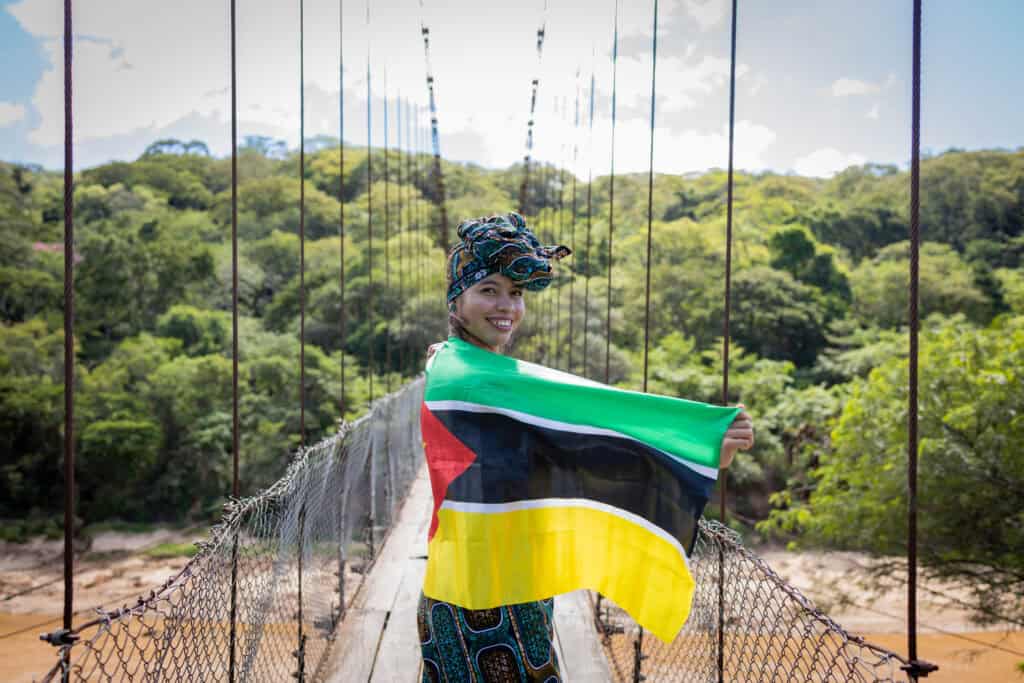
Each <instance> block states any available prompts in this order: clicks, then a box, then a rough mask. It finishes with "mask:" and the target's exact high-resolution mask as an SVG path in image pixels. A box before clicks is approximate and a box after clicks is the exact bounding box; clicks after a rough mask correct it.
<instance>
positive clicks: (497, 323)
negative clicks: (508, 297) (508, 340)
mask: <svg viewBox="0 0 1024 683" xmlns="http://www.w3.org/2000/svg"><path fill="white" fill-rule="evenodd" d="M487 322H489V323H490V324H491V325H493V326H494V327H496V328H498V329H499V330H501V331H502V332H511V331H512V320H511V319H510V318H488V319H487Z"/></svg>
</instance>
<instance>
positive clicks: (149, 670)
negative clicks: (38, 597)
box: [42, 379, 423, 681]
mask: <svg viewBox="0 0 1024 683" xmlns="http://www.w3.org/2000/svg"><path fill="white" fill-rule="evenodd" d="M422 400H423V380H422V379H418V380H415V381H413V382H411V383H410V384H408V385H406V386H405V387H403V388H402V389H400V390H399V391H397V392H395V393H394V394H389V395H387V396H385V397H383V398H381V399H379V400H378V401H376V402H375V403H374V404H373V406H372V409H371V410H370V412H369V413H367V414H366V415H364V416H363V417H362V418H360V419H359V420H357V421H355V422H353V423H350V424H346V425H344V426H343V427H342V429H341V430H340V431H339V433H338V434H337V435H335V436H333V437H330V438H327V439H325V440H323V441H321V442H320V443H318V444H316V445H314V446H311V447H309V448H306V449H304V450H302V451H300V452H299V453H298V454H297V455H296V457H295V459H294V461H293V462H292V464H291V465H290V466H289V468H288V470H287V472H286V473H285V475H284V476H283V477H281V478H280V479H279V480H278V481H277V482H275V483H274V484H273V485H272V486H270V488H268V489H266V490H265V491H263V492H262V493H259V494H257V495H254V496H252V497H248V498H241V499H233V500H231V501H229V503H227V504H226V505H225V512H224V516H223V518H222V520H221V521H220V523H219V524H217V525H216V526H214V527H213V528H212V529H211V530H210V536H209V539H208V540H206V541H205V542H203V543H202V544H200V548H199V552H198V553H197V554H196V555H195V556H194V557H193V558H192V559H191V560H190V561H189V562H188V564H187V565H186V566H185V567H184V568H182V569H181V570H180V571H179V572H178V573H177V574H175V575H174V576H172V577H171V578H169V579H168V580H167V581H166V582H164V583H163V584H162V585H161V586H159V588H157V589H155V590H153V591H152V592H150V593H149V594H148V595H145V596H142V597H140V598H139V599H138V600H137V601H136V603H134V604H128V605H124V606H121V607H111V608H107V609H102V608H101V609H97V611H96V612H97V614H96V617H95V618H93V619H92V620H90V621H88V622H87V623H84V624H81V625H79V626H76V627H75V628H73V629H72V630H71V631H70V632H63V631H62V632H58V633H57V634H51V637H52V638H53V639H54V640H56V641H58V642H63V643H65V644H64V645H62V646H61V648H60V659H59V661H58V663H57V664H56V665H55V666H54V667H53V669H51V670H50V671H49V672H48V673H47V674H46V675H45V676H44V677H43V679H42V680H43V681H59V680H72V681H141V680H147V681H148V680H167V681H286V680H293V679H297V680H299V681H303V680H317V679H318V678H319V677H320V676H322V675H323V674H324V672H325V668H326V664H327V660H328V657H327V654H328V652H329V650H330V647H331V643H332V642H333V640H334V639H335V635H336V633H337V627H338V625H339V624H340V623H341V620H342V618H343V617H344V614H345V609H346V606H348V605H350V604H351V601H352V599H353V598H354V597H355V595H356V594H357V593H358V591H359V589H360V588H361V586H362V582H363V577H365V575H366V573H367V572H368V571H369V569H370V567H371V566H372V564H373V561H374V559H375V557H376V555H377V552H378V550H379V548H380V545H381V542H382V540H383V539H384V538H385V537H386V535H387V533H388V530H389V529H390V528H391V525H392V522H393V520H394V519H395V516H396V515H397V513H398V510H399V506H400V505H401V502H402V501H403V499H404V498H405V496H406V493H407V492H408V489H409V486H410V485H411V483H412V481H413V479H414V478H415V476H416V473H417V472H418V470H419V468H420V467H421V465H422V462H423V449H422V440H421V438H420V432H419V406H420V403H421V402H422ZM232 603H235V604H236V609H235V610H232V609H231V605H232ZM232 611H234V614H235V618H234V619H232V618H231V615H232ZM232 644H234V646H233V647H232Z"/></svg>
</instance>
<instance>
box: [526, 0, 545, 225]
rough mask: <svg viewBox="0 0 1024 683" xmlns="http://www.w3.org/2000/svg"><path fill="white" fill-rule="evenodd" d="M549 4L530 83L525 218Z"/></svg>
mask: <svg viewBox="0 0 1024 683" xmlns="http://www.w3.org/2000/svg"><path fill="white" fill-rule="evenodd" d="M547 11H548V3H547V1H546V0H545V2H544V16H543V18H542V20H541V24H540V28H538V29H537V64H536V69H537V76H536V77H535V78H534V79H533V81H532V82H531V83H530V117H529V119H528V120H527V123H526V152H525V153H524V154H523V181H522V183H521V184H520V186H519V213H520V214H522V215H523V216H525V215H526V212H527V194H528V193H529V188H530V164H531V157H532V154H533V126H534V112H535V111H536V109H537V90H538V88H539V86H540V68H541V59H542V58H543V54H544V34H545V32H546V26H547Z"/></svg>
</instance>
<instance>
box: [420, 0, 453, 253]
mask: <svg viewBox="0 0 1024 683" xmlns="http://www.w3.org/2000/svg"><path fill="white" fill-rule="evenodd" d="M422 12H423V0H420V13H421V18H420V32H421V33H422V35H423V53H424V57H425V59H426V63H427V95H428V98H429V102H430V140H431V146H432V147H433V152H434V186H435V188H436V190H437V204H438V208H439V209H440V225H439V226H438V232H437V236H438V239H439V240H440V241H441V248H442V249H447V248H448V246H449V244H450V240H449V236H448V207H447V202H446V201H445V187H444V173H443V172H442V170H441V138H440V135H439V133H438V127H437V98H436V97H435V88H434V68H433V66H432V64H431V60H430V29H429V28H427V26H426V24H424V23H423V19H422Z"/></svg>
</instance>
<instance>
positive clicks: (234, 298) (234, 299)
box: [231, 0, 238, 498]
mask: <svg viewBox="0 0 1024 683" xmlns="http://www.w3.org/2000/svg"><path fill="white" fill-rule="evenodd" d="M235 28H236V23H235V0H231V462H232V468H231V472H232V474H231V495H232V496H234V497H236V498H237V497H238V76H237V74H238V71H237V61H236V49H235V48H236V31H235Z"/></svg>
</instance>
